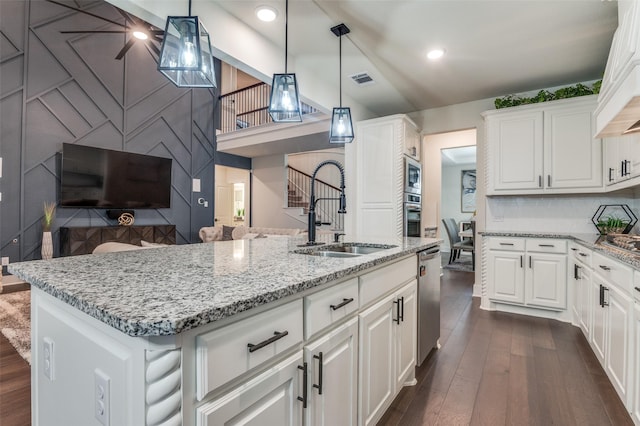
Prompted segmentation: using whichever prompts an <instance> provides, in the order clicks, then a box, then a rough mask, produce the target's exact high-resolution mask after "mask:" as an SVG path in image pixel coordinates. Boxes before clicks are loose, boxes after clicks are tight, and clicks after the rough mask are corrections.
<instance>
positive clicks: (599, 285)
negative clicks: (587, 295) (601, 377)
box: [589, 253, 633, 407]
mask: <svg viewBox="0 0 640 426" xmlns="http://www.w3.org/2000/svg"><path fill="white" fill-rule="evenodd" d="M593 268H594V274H593V285H592V288H593V292H592V297H593V301H594V304H593V333H592V337H591V339H590V340H589V343H590V344H591V347H592V348H593V350H594V352H595V354H596V356H597V358H598V359H599V360H600V362H601V364H602V366H603V368H604V370H605V372H606V373H607V376H608V377H609V379H610V380H611V383H612V384H613V387H614V388H615V390H616V392H617V393H618V395H619V396H620V399H621V400H622V402H623V403H624V404H625V406H626V407H630V406H631V394H632V390H633V379H632V374H631V372H632V368H633V364H632V363H631V359H632V356H631V355H632V353H633V352H632V351H633V347H632V345H631V342H632V340H631V339H632V338H633V334H632V332H631V330H632V325H633V299H632V298H631V283H632V274H631V268H629V267H627V266H625V265H622V264H621V263H619V262H617V261H614V260H613V259H610V258H608V257H605V256H602V255H600V254H599V253H594V254H593Z"/></svg>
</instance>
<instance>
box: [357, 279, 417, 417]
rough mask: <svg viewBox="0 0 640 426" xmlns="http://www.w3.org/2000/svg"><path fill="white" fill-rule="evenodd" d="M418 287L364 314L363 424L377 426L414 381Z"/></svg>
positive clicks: (406, 289)
mask: <svg viewBox="0 0 640 426" xmlns="http://www.w3.org/2000/svg"><path fill="white" fill-rule="evenodd" d="M416 286H417V283H416V281H415V280H413V281H411V282H410V283H409V284H407V285H406V286H405V287H403V288H402V289H400V290H399V291H397V292H396V293H394V294H392V295H390V296H387V297H385V298H384V299H382V300H381V301H380V302H378V303H376V304H375V305H373V306H371V307H370V308H368V309H367V310H365V311H363V312H362V313H361V314H360V349H361V350H360V373H359V392H360V395H359V398H358V401H359V413H360V424H363V425H372V424H376V423H377V421H378V420H380V417H382V415H383V414H384V412H385V410H386V409H387V407H388V406H389V405H390V404H391V402H392V401H393V398H394V397H395V395H396V394H397V392H399V390H400V387H401V386H402V385H404V384H405V382H406V381H408V380H409V381H411V380H414V374H415V371H414V367H415V364H416V363H415V357H416V329H417V316H416V292H417V287H416Z"/></svg>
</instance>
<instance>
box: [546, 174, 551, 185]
mask: <svg viewBox="0 0 640 426" xmlns="http://www.w3.org/2000/svg"><path fill="white" fill-rule="evenodd" d="M547 186H548V187H549V188H551V175H547Z"/></svg>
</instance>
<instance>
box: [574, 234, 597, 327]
mask: <svg viewBox="0 0 640 426" xmlns="http://www.w3.org/2000/svg"><path fill="white" fill-rule="evenodd" d="M569 255H570V256H571V262H570V267H569V274H570V279H573V323H574V324H575V325H577V326H578V327H580V329H581V330H582V333H583V334H584V336H585V337H586V338H587V340H589V336H590V335H591V307H592V302H591V274H592V269H591V250H589V249H587V248H585V247H582V246H581V245H579V244H576V243H573V242H572V243H569Z"/></svg>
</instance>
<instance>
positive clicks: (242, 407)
mask: <svg viewBox="0 0 640 426" xmlns="http://www.w3.org/2000/svg"><path fill="white" fill-rule="evenodd" d="M299 367H302V352H298V353H297V354H295V355H293V356H291V357H289V358H287V359H285V360H284V361H282V362H280V363H279V364H277V365H276V366H274V367H272V368H270V369H268V370H267V371H266V372H264V373H263V374H261V375H260V376H258V377H256V378H254V379H252V380H250V381H249V382H247V383H245V384H243V385H242V386H240V387H238V388H237V389H234V390H233V391H231V392H229V393H226V394H224V395H223V396H221V397H220V398H218V399H216V400H213V401H211V402H209V403H206V404H204V405H202V406H200V407H198V408H197V409H196V419H197V423H196V424H197V425H198V426H214V425H216V426H217V425H225V424H242V425H255V426H262V425H287V426H289V425H301V424H302V409H303V408H302V402H301V401H299V400H298V397H299V396H302V385H301V383H302V381H303V370H302V369H300V368H299Z"/></svg>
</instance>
